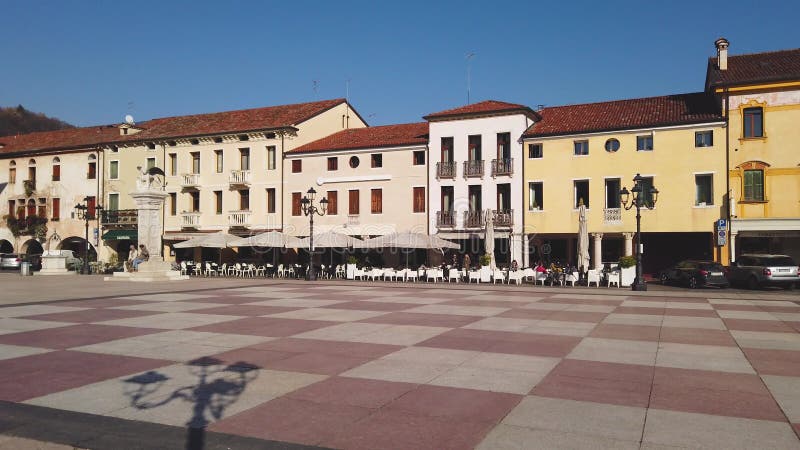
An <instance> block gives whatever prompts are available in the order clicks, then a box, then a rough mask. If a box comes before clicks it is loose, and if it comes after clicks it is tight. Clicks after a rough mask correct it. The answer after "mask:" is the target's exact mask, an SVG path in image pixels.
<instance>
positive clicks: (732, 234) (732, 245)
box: [714, 230, 739, 263]
mask: <svg viewBox="0 0 800 450" xmlns="http://www.w3.org/2000/svg"><path fill="white" fill-rule="evenodd" d="M738 235H739V232H734V231H733V230H731V232H730V236H729V237H728V239H730V247H729V248H730V250H729V251H730V252H731V254H730V257H731V262H732V263H733V262H736V236H738ZM714 239H716V236H715V237H714Z"/></svg>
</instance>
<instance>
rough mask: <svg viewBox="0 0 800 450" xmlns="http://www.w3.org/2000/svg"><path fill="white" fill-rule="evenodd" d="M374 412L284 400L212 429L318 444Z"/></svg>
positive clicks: (214, 425) (226, 420) (343, 406)
mask: <svg viewBox="0 0 800 450" xmlns="http://www.w3.org/2000/svg"><path fill="white" fill-rule="evenodd" d="M371 412H372V411H371V410H369V409H367V408H359V407H356V406H348V405H342V404H337V405H332V404H327V403H316V402H309V401H306V400H299V399H295V398H289V397H281V398H277V399H275V400H271V401H268V402H266V403H263V404H261V405H259V406H256V407H255V408H251V409H248V410H246V411H244V412H241V413H239V414H236V415H234V416H231V417H228V418H225V419H223V420H221V421H219V422H216V423H214V424H212V425H210V426H209V427H208V429H209V430H211V431H217V432H222V433H233V434H239V435H243V436H252V437H256V438H260V439H271V440H278V441H287V442H294V443H299V444H306V445H314V444H318V443H320V442H321V441H323V440H326V439H330V438H331V437H333V436H334V435H335V434H336V433H339V432H341V430H342V428H343V427H345V426H347V425H350V424H353V423H355V422H357V421H359V420H361V419H363V418H364V417H366V416H367V415H369V414H370V413H371Z"/></svg>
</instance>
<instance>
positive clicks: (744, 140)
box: [739, 136, 767, 142]
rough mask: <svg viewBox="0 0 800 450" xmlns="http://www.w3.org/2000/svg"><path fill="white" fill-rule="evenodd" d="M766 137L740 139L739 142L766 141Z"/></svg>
mask: <svg viewBox="0 0 800 450" xmlns="http://www.w3.org/2000/svg"><path fill="white" fill-rule="evenodd" d="M766 140H767V137H766V136H756V137H740V138H739V141H741V142H748V141H766Z"/></svg>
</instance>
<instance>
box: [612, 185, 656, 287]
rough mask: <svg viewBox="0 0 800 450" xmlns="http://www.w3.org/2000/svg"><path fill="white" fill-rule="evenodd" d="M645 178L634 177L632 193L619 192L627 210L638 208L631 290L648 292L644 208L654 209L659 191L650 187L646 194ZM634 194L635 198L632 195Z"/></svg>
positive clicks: (626, 190) (626, 191)
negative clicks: (643, 270)
mask: <svg viewBox="0 0 800 450" xmlns="http://www.w3.org/2000/svg"><path fill="white" fill-rule="evenodd" d="M644 180H645V179H644V177H642V176H641V175H639V174H638V173H637V174H636V176H635V177H633V187H632V188H631V190H630V192H628V188H626V187H623V188H622V190H620V191H619V198H620V202H621V203H622V207H623V208H625V210H626V211H627V210H630V209H631V208H636V278H635V279H634V280H633V284H632V285H631V290H634V291H646V290H647V284H646V283H645V282H644V276H643V275H642V212H641V211H642V208H643V207H644V208H647V209H653V208H655V206H656V201H657V200H658V189H656V188H655V186H652V185H651V186H650V187H649V188H647V192H645V190H644V189H645V186H644ZM631 194H633V198H632V199H631V198H630V195H631ZM629 202H630V203H629Z"/></svg>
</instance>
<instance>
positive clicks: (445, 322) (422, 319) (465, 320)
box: [359, 305, 484, 328]
mask: <svg viewBox="0 0 800 450" xmlns="http://www.w3.org/2000/svg"><path fill="white" fill-rule="evenodd" d="M417 306H419V305H417ZM483 318H484V317H478V316H460V315H455V314H425V313H409V312H393V313H389V314H384V315H382V316H378V317H370V318H369V319H364V320H359V322H367V323H385V324H391V325H420V326H426V327H447V328H457V327H463V326H465V325H469V324H471V323H474V322H477V321H479V320H482V319H483Z"/></svg>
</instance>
